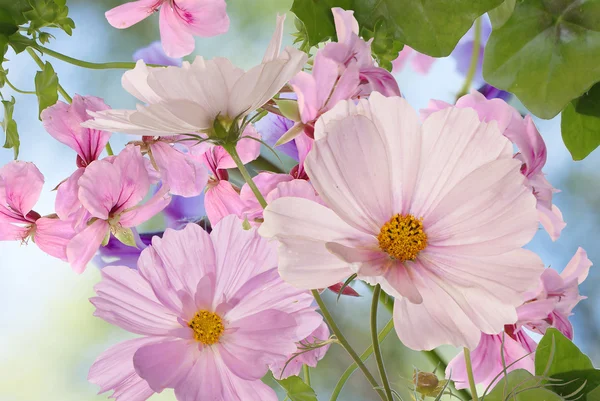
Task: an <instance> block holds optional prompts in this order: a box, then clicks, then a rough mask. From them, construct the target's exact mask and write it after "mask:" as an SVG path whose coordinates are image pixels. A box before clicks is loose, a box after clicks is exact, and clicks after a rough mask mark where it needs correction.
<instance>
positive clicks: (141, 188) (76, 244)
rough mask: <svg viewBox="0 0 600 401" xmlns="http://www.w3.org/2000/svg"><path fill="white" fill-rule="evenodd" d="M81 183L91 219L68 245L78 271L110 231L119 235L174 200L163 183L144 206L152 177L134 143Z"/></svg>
mask: <svg viewBox="0 0 600 401" xmlns="http://www.w3.org/2000/svg"><path fill="white" fill-rule="evenodd" d="M78 185H79V190H78V199H79V201H80V202H81V203H82V205H83V207H84V209H85V211H86V212H87V213H88V216H89V219H88V220H87V221H86V222H87V226H86V227H85V229H83V230H82V231H81V232H79V233H78V234H77V235H76V236H75V237H73V239H72V240H71V241H70V242H69V245H68V247H67V259H68V261H69V263H71V266H72V267H73V270H75V271H76V272H77V273H81V272H83V271H84V270H85V267H86V265H87V263H88V262H89V261H90V260H91V259H92V257H93V256H94V254H95V253H96V251H97V250H98V248H99V247H100V245H101V244H102V243H103V242H104V241H105V240H107V236H108V235H109V234H110V233H112V234H113V235H115V236H117V237H118V236H119V234H120V233H122V232H123V231H125V232H126V231H127V230H126V229H128V228H132V227H135V226H137V225H139V224H141V223H143V222H145V221H146V220H149V219H150V218H152V217H153V216H154V215H156V214H157V213H159V212H160V211H161V210H163V209H164V208H165V207H166V206H167V205H168V204H169V202H170V200H171V198H170V195H168V193H167V192H168V190H169V188H168V187H166V186H163V187H162V190H161V191H159V192H157V193H156V194H155V195H154V196H153V197H152V199H150V200H149V201H148V202H146V203H145V204H143V205H140V202H141V201H142V199H144V197H145V196H146V194H147V193H148V191H149V190H150V177H149V175H148V171H147V169H146V164H145V163H144V158H143V157H142V154H141V153H140V150H139V148H137V147H134V146H132V145H129V146H127V147H126V148H125V149H124V150H123V151H122V152H121V153H120V154H119V155H118V156H116V157H113V158H110V159H104V160H97V161H95V162H94V163H92V164H90V165H89V166H88V167H87V168H86V169H85V171H84V172H83V174H82V175H81V178H79V180H78ZM124 229H125V230H124Z"/></svg>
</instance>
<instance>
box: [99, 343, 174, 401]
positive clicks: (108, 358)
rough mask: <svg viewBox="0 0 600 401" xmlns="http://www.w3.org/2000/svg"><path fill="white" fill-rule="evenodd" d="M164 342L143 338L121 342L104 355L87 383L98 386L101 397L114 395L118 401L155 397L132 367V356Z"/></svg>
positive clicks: (139, 400) (137, 400)
mask: <svg viewBox="0 0 600 401" xmlns="http://www.w3.org/2000/svg"><path fill="white" fill-rule="evenodd" d="M161 341H163V339H162V338H160V337H144V338H136V339H133V340H129V341H124V342H122V343H120V344H117V345H115V346H113V347H111V348H109V349H108V350H106V351H105V352H103V353H102V354H101V355H100V356H99V357H98V358H97V359H96V361H95V362H94V364H93V365H92V367H91V368H90V371H89V373H88V381H90V382H91V383H94V384H97V385H99V386H100V393H105V392H107V391H111V390H112V391H113V393H112V395H111V396H110V398H114V399H115V400H117V401H145V400H147V399H148V398H149V397H150V396H152V395H153V394H154V391H153V390H152V389H151V388H150V386H148V383H146V381H145V380H143V379H142V378H141V377H139V376H138V374H137V373H136V372H135V368H134V367H133V355H134V354H135V352H136V351H137V350H138V349H139V348H141V347H143V346H144V345H148V344H154V343H158V342H161Z"/></svg>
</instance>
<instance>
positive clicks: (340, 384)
mask: <svg viewBox="0 0 600 401" xmlns="http://www.w3.org/2000/svg"><path fill="white" fill-rule="evenodd" d="M393 328H394V320H393V319H390V321H389V322H387V324H386V325H385V327H384V328H383V329H381V331H380V332H379V335H378V336H377V340H378V341H379V342H380V343H381V342H383V340H384V339H385V338H386V337H387V335H388V334H390V332H391V331H392V329H393ZM371 354H373V345H369V348H367V349H366V350H365V352H363V353H362V354H361V355H360V360H361V361H363V362H366V360H367V359H369V357H370V356H371ZM357 368H358V365H357V364H356V363H353V364H352V365H350V366H348V369H346V370H345V371H344V373H343V374H342V376H341V377H340V380H338V382H337V384H336V385H335V388H334V389H333V393H332V394H331V399H330V401H337V399H338V396H339V395H340V393H341V391H342V389H343V388H344V385H345V384H346V382H347V381H348V379H349V378H350V376H352V373H354V371H355V370H356V369H357Z"/></svg>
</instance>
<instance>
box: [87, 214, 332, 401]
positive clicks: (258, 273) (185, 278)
mask: <svg viewBox="0 0 600 401" xmlns="http://www.w3.org/2000/svg"><path fill="white" fill-rule="evenodd" d="M102 276H103V279H102V281H101V282H100V283H99V284H98V285H96V293H97V294H98V296H97V297H95V298H92V299H91V301H92V303H93V304H94V305H95V306H96V313H95V314H96V316H98V317H101V318H102V319H104V320H106V321H107V322H109V323H112V324H116V325H118V326H120V327H122V328H124V329H126V330H128V331H131V332H133V333H136V334H140V335H142V336H143V337H141V338H137V339H134V340H129V341H126V342H124V343H121V344H118V345H116V346H114V347H112V348H110V349H109V350H108V351H106V352H105V353H104V354H102V355H100V357H99V358H98V359H97V360H96V362H95V363H94V364H93V365H92V367H91V369H90V373H89V376H88V379H89V380H90V381H91V382H92V383H95V384H98V385H99V386H100V387H101V391H102V392H105V391H110V390H112V391H113V392H114V393H113V395H112V397H113V398H115V399H117V400H122V401H143V400H146V399H147V398H148V397H150V396H151V395H152V394H153V393H155V392H161V391H162V390H164V389H165V388H174V389H175V396H176V397H177V399H178V400H180V401H205V400H214V401H248V400H261V401H276V400H277V396H276V394H275V392H274V391H273V390H272V389H270V388H269V387H268V386H267V385H265V384H264V383H262V382H261V381H260V379H261V378H262V377H263V376H264V375H265V374H266V373H267V371H268V368H269V365H275V364H279V363H282V361H285V360H286V358H287V357H288V356H289V355H291V354H293V353H294V352H296V351H297V345H296V343H297V342H299V341H300V340H303V339H305V338H307V337H309V336H310V335H311V333H313V332H314V331H315V330H316V329H317V327H319V326H320V325H321V323H322V318H321V316H320V315H319V314H318V313H317V312H315V309H314V307H313V306H311V305H312V301H313V300H312V297H311V296H310V295H309V294H308V293H306V292H305V291H301V290H297V289H295V288H293V287H291V286H290V285H288V284H286V283H284V282H283V281H282V280H281V278H280V277H279V274H278V273H277V254H276V251H275V249H274V247H273V246H272V244H269V243H268V241H266V240H264V239H262V238H260V236H258V234H257V233H256V231H255V230H247V231H246V230H244V229H243V228H242V224H241V221H239V220H238V219H237V218H236V217H235V216H230V217H228V218H226V219H224V220H223V221H221V222H220V223H219V224H217V225H216V226H215V227H214V230H213V231H212V233H211V234H210V235H209V234H207V233H206V232H205V231H204V230H202V229H201V228H200V227H198V226H197V225H194V224H188V225H187V226H186V228H185V229H183V230H182V231H173V230H170V229H169V230H167V231H166V232H165V235H164V237H163V238H162V239H160V238H158V237H155V238H154V239H153V241H152V246H151V247H149V248H147V249H145V250H144V251H143V252H142V255H141V257H140V259H139V261H138V270H137V271H136V270H131V269H129V268H128V267H125V266H109V267H105V268H104V269H103V270H102Z"/></svg>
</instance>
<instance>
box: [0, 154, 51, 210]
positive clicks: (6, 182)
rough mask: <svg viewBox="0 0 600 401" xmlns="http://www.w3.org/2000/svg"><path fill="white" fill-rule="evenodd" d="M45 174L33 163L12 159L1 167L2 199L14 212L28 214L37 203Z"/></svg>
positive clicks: (0, 187)
mask: <svg viewBox="0 0 600 401" xmlns="http://www.w3.org/2000/svg"><path fill="white" fill-rule="evenodd" d="M43 186H44V176H43V175H42V173H40V170H38V168H37V167H36V166H35V164H33V163H28V162H21V161H12V162H10V163H8V164H6V165H4V167H2V168H0V191H1V192H3V193H2V194H0V200H1V201H2V205H0V207H3V206H4V204H8V206H10V207H11V208H12V209H13V211H14V212H18V213H19V214H20V215H21V216H26V215H27V214H28V213H29V212H30V211H31V209H33V207H34V206H35V204H36V203H37V201H38V199H39V197H40V194H41V192H42V187H43Z"/></svg>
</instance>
